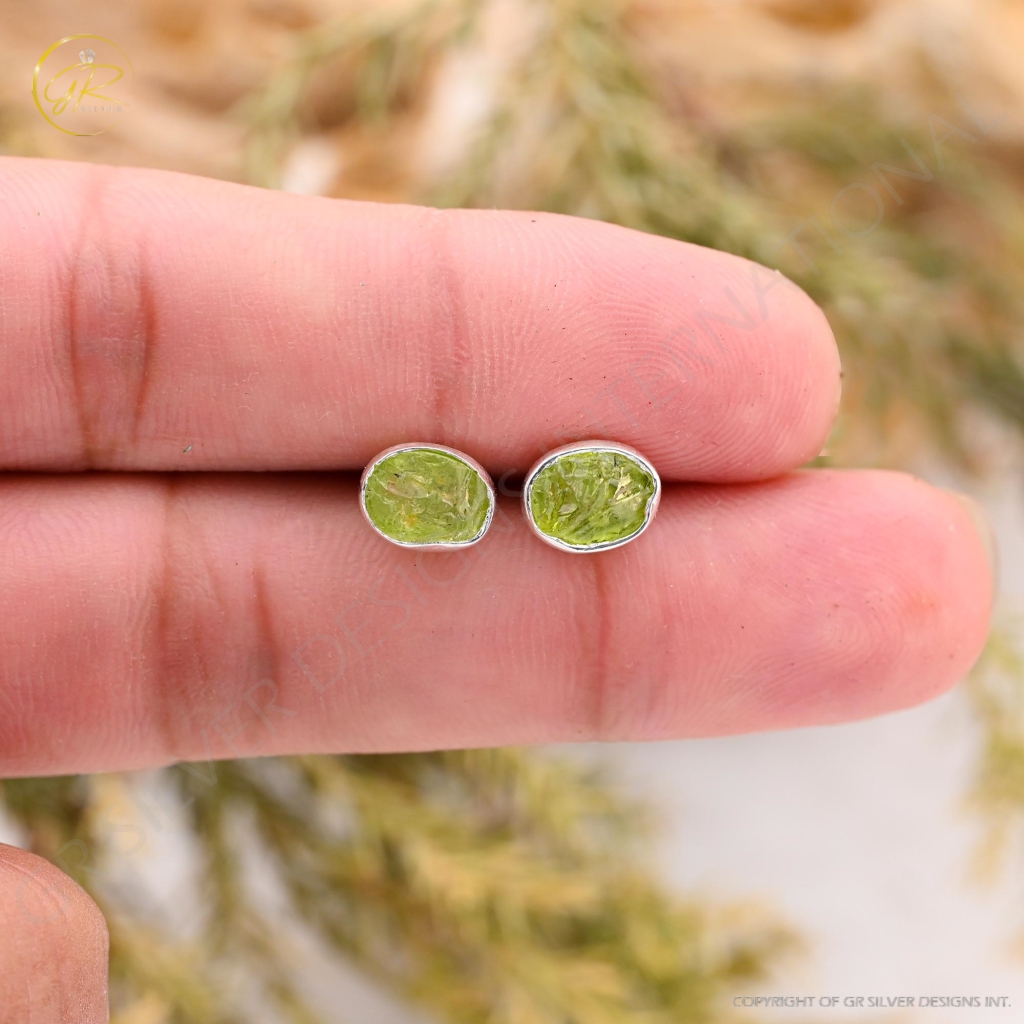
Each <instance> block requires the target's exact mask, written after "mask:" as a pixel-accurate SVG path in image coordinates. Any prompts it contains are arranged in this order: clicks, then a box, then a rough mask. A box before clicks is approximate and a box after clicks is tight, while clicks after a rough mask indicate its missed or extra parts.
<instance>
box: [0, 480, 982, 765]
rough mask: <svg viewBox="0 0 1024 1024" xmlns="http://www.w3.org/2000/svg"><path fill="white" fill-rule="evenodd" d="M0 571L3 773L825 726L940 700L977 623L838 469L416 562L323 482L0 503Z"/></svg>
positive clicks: (936, 494)
mask: <svg viewBox="0 0 1024 1024" xmlns="http://www.w3.org/2000/svg"><path fill="white" fill-rule="evenodd" d="M0 550H3V551H4V559H3V561H2V563H0V621H2V622H3V623H4V629H3V631H2V633H0V695H2V698H3V703H4V714H3V716H2V718H0V771H2V772H3V773H4V774H7V775H20V774H38V773H53V772H72V771H95V770H100V769H110V768H131V767H139V766H143V765H153V764H160V763H165V762H169V761H173V760H177V759H197V760H204V759H206V758H211V757H231V756H245V755H250V754H271V753H285V752H297V751H375V750H379V751H385V750H387V751H395V750H408V749H430V748H441V747H461V746H485V745H496V744H515V743H537V742H546V741H560V740H583V739H658V738H667V737H681V736H708V735H720V734H724V733H733V732H744V731H750V730H760V729H775V728H785V727H792V726H802V725H811V724H819V723H831V722H840V721H845V720H850V719H856V718H862V717H866V716H870V715H874V714H879V713H883V712H887V711H892V710H894V709H897V708H902V707H907V706H909V705H912V704H915V703H917V702H920V701H922V700H925V699H928V698H929V697H932V696H935V695H936V694H938V693H941V692H942V691H944V690H945V689H947V688H948V687H949V686H951V685H952V684H953V683H955V682H956V681H957V680H959V679H960V678H962V677H963V675H964V673H965V672H966V671H967V669H968V668H969V667H970V665H971V664H972V662H973V661H974V660H975V658H976V657H977V655H978V653H979V652H980V649H981V647H982V645H983V642H984V638H985V634H986V630H987V626H988V618H989V613H990V608H991V602H992V578H991V573H990V569H989V566H988V559H987V554H986V551H985V547H984V544H983V541H982V539H981V537H980V535H979V534H978V532H977V530H976V529H975V526H974V524H973V522H972V520H971V517H970V513H969V511H968V510H967V509H966V507H965V506H964V505H963V503H962V502H960V501H959V500H957V498H956V496H954V495H951V494H950V493H948V492H944V491H940V490H936V489H935V488H932V487H930V486H928V485H926V484H924V483H922V482H920V481H918V480H915V479H913V478H912V477H908V476H904V475H901V474H893V473H880V472H868V471H863V472H862V471H848V472H836V471H814V472H802V473H796V474H792V475H790V476H787V477H784V478H781V479H778V480H775V481H771V482H766V483H758V484H748V485H733V486H707V485H670V486H668V487H667V488H666V491H665V494H664V498H663V501H662V505H661V509H660V510H659V513H658V518H657V520H656V522H655V524H654V526H653V527H652V528H651V529H650V530H649V531H648V532H647V533H646V534H644V536H643V537H641V538H639V539H638V540H637V541H635V542H634V543H632V544H629V545H627V546H625V547H623V548H620V549H618V550H615V551H610V552H606V553H603V554H601V555H594V556H586V557H584V556H579V555H574V554H570V553H565V552H559V551H556V550H554V549H553V548H550V547H549V546H547V545H544V544H541V543H539V542H538V541H537V540H536V538H535V537H533V536H532V534H530V532H529V530H528V529H527V527H526V525H525V523H524V522H523V520H522V518H521V516H520V515H519V511H518V508H517V507H516V506H515V505H514V504H513V503H511V502H508V501H505V502H503V503H502V505H501V508H500V509H499V514H498V515H497V516H496V519H495V523H494V526H493V527H492V530H491V532H490V533H489V534H488V535H487V537H486V538H485V539H484V541H483V542H481V543H480V544H479V545H477V546H476V547H474V548H473V549H471V551H470V552H468V553H460V554H455V555H442V554H438V553H422V552H414V551H408V550H404V549H400V548H396V547H394V546H393V545H390V544H388V543H387V542H386V541H384V540H383V539H381V538H380V537H378V536H376V534H374V533H373V531H371V530H369V529H367V528H366V527H365V524H364V523H363V522H362V521H361V519H360V514H359V511H358V508H357V502H356V500H355V484H354V482H353V481H352V480H350V479H341V480H339V479H333V480H332V479H330V478H324V477H319V478H318V477H310V476H302V475H299V474H293V475H286V476H275V475H272V474H268V475H249V476H232V475H218V474H198V475H194V476H193V475H171V476H169V477H163V478H161V477H157V476H131V475H115V476H110V477H104V476H102V475H98V476H97V475H72V476H69V477H63V478H61V477H46V476H42V477H19V476H11V477H8V479H6V480H5V481H4V483H3V486H2V488H0Z"/></svg>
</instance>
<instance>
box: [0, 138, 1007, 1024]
mask: <svg viewBox="0 0 1024 1024" xmlns="http://www.w3.org/2000/svg"><path fill="white" fill-rule="evenodd" d="M0 220H2V222H3V223H4V224H5V229H4V231H3V232H0V468H3V469H6V470H8V471H14V470H32V471H41V472H34V473H33V474H31V475H28V474H24V473H13V472H12V473H10V474H9V475H8V476H7V478H6V479H4V480H3V481H2V483H0V551H2V552H3V558H2V559H0V706H2V707H3V715H0V774H3V775H8V776H12V775H23V774H44V773H57V772H73V771H95V770H106V769H117V768H135V767H142V766H147V765H157V764H164V763H167V762H170V761H173V760H175V759H178V758H199V759H204V758H207V757H230V756H235V755H249V754H253V753H267V754H270V753H286V752H298V751H353V750H366V751H368V750H413V749H429V748H438V747H448V746H464V745H465V746H481V745H488V744H504V743H535V742H542V741H556V740H571V739H593V738H599V739H624V738H629V739H643V738H664V737H672V736H706V735H718V734H723V733H729V732H739V731H748V730H757V729H775V728H786V727H792V726H800V725H810V724H815V723H825V722H840V721H846V720H850V719H855V718H860V717H864V716H868V715H874V714H880V713H883V712H886V711H890V710H893V709H895V708H901V707H906V706H908V705H911V704H914V703H916V702H919V701H922V700H925V699H927V698H929V697H931V696H934V695H936V694H938V693H940V692H942V691H944V690H945V689H947V688H948V687H949V686H951V685H952V684H953V683H955V682H956V681H957V680H958V679H959V678H961V677H962V676H963V674H964V673H965V672H966V671H967V669H968V668H969V667H970V665H971V664H972V662H973V661H974V660H975V658H976V657H977V655H978V653H979V651H980V649H981V646H982V644H983V642H984V638H985V634H986V631H987V626H988V619H989V614H990V606H991V601H992V580H991V572H990V568H989V565H988V561H987V556H986V552H985V547H984V543H983V541H982V539H981V537H980V536H979V534H978V533H977V531H976V529H975V527H974V525H973V523H972V520H971V517H970V514H969V512H968V511H967V510H966V508H965V507H964V505H963V504H962V503H961V502H959V501H958V500H957V499H956V498H955V497H954V496H952V495H949V494H947V493H946V492H943V491H938V490H936V489H934V488H931V487H929V486H927V485H925V484H923V483H921V482H919V481H916V480H914V479H912V478H910V477H907V476H903V475H900V474H889V473H877V472H817V473H806V472H792V471H793V470H795V469H796V468H797V467H798V466H799V465H800V464H801V463H803V462H805V461H806V460H807V459H808V458H810V457H812V456H813V455H814V454H816V453H817V451H818V450H819V449H820V446H821V444H822V443H823V440H824V438H825V437H826V435H827V433H828V431H829V428H830V426H831V423H832V420H833V418H834V415H835V411H836V407H837V404H838V399H839V361H838V356H837V353H836V348H835V344H834V341H833V339H832V335H831V331H830V330H829V327H828V325H827V323H826V321H825V319H824V317H823V316H822V314H821V312H820V311H819V310H818V308H817V307H816V306H815V305H814V304H813V303H812V302H811V301H810V300H809V299H808V298H807V297H806V296H805V295H804V294H803V293H802V292H801V291H800V290H799V289H797V288H795V287H794V286H792V285H791V284H789V283H788V282H785V281H784V280H783V279H781V278H778V277H777V276H773V275H772V274H770V272H768V271H766V270H764V269H763V268H756V267H755V266H754V265H753V264H751V263H748V262H746V261H744V260H740V259H737V258H734V257H731V256H727V255H724V254H721V253H716V252H712V251H709V250H705V249H701V248H699V247H696V246H691V245H685V244H681V243H677V242H671V241H667V240H665V239H660V238H654V237H649V236H646V235H642V234H638V233H636V232H632V231H626V230H623V229H619V228H615V227H610V226H608V225H603V224H598V223H593V222H589V221H580V220H574V219H571V218H564V217H555V216H550V215H543V214H533V213H503V212H489V211H488V212H463V211H450V212H445V213H439V212H436V211H427V210H420V209H417V208H413V207H403V206H377V205H370V204H358V203H345V202H337V201H330V200H319V199H309V198H301V197H294V196H285V195H280V194H276V193H271V192H264V191H261V190H256V189H247V188H243V187H240V186H236V185H229V184H224V183H219V182H212V181H205V180H201V179H194V178H189V177H185V176H181V175H174V174H167V173H162V172H155V171H136V170H124V169H121V170H118V169H113V168H99V167H89V166H85V165H75V164H62V163H51V162H46V161H31V160H16V159H10V158H7V159H0ZM69 296H70V298H69ZM701 311H704V313H703V316H702V315H701ZM594 436H597V437H601V436H606V437H609V438H610V439H614V440H618V441H622V442H625V443H627V444H631V445H634V446H635V447H637V448H638V449H639V450H640V451H642V452H643V453H644V454H645V455H647V456H648V457H650V458H651V459H652V461H653V462H654V463H655V465H656V466H657V467H658V470H659V472H660V473H661V475H662V478H663V480H664V483H665V491H664V495H663V499H662V503H661V509H660V511H659V513H658V518H657V521H656V522H655V523H654V524H653V526H652V528H651V529H650V530H649V531H648V532H647V533H646V534H645V535H644V536H643V537H642V538H640V539H639V540H637V541H636V542H635V543H633V544H630V545H627V546H625V547H623V548H621V549H618V550H616V551H611V552H607V553H605V554H601V555H595V556H589V557H582V556H576V555H572V554H566V553H563V552H559V551H556V550H555V549H553V548H551V547H549V546H547V545H544V544H542V543H540V542H539V541H537V539H536V538H535V537H533V536H532V535H531V534H530V533H529V531H528V530H527V529H526V527H525V524H524V523H523V522H522V520H521V519H520V516H519V511H518V508H517V506H516V503H515V502H514V501H513V500H511V499H504V500H503V501H502V503H501V507H500V509H499V514H498V515H497V516H496V519H495V524H494V526H493V528H492V530H491V533H490V534H488V536H487V537H486V538H485V539H484V540H483V541H482V542H481V543H480V544H479V545H477V546H476V547H474V548H473V549H472V550H471V551H470V552H468V553H466V554H463V553H458V554H454V555H442V554H433V553H427V554H424V553H420V552H414V551H407V550H403V549H400V548H396V547H394V546H392V545H389V544H387V542H386V541H384V540H382V539H381V538H379V537H378V536H376V535H375V534H374V533H373V532H372V531H371V530H369V529H368V528H367V527H366V525H365V523H364V522H363V521H362V520H361V518H360V514H359V510H358V505H357V502H356V497H355V479H354V477H349V476H345V477H338V476H326V475H325V476H321V477H316V476H313V475H300V474H291V475H286V474H279V473H268V474H251V473H244V472H234V473H232V472H227V471H245V470H288V469H292V470H294V469H305V470H310V469H315V470H331V469H347V470H356V469H359V468H361V466H362V465H363V464H364V463H365V462H366V461H368V460H369V458H370V457H372V456H373V455H374V454H376V453H377V452H378V451H379V450H381V449H383V448H385V447H387V446H389V445H391V444H394V443H397V442H401V441H403V440H407V439H410V438H415V439H429V440H432V441H434V442H436V443H442V444H448V445H452V446H454V447H456V448H460V449H463V450H465V451H466V452H467V453H469V454H470V455H472V456H474V457H476V458H478V459H479V460H480V461H481V462H482V463H483V464H484V465H485V466H486V467H487V469H488V470H489V471H490V472H491V473H492V474H493V475H494V477H495V479H496V480H498V479H499V478H502V476H503V475H504V474H506V473H507V472H508V471H512V470H515V471H517V472H518V473H519V474H522V473H523V472H524V471H525V469H526V468H527V467H528V466H529V465H530V464H531V463H532V462H533V461H534V460H535V459H536V458H537V457H538V456H539V455H540V454H541V453H543V452H544V451H546V450H548V449H550V448H554V447H556V446H557V445H559V444H561V443H563V442H565V441H567V440H572V439H576V438H579V437H594ZM189 446H191V447H190V448H189V450H188V451H187V452H186V451H184V449H186V448H188V447H189ZM87 468H101V469H108V470H118V471H130V472H121V473H115V474H99V475H88V476H85V475H80V474H77V473H75V472H73V471H76V470H82V469H87ZM167 470H188V471H192V470H219V471H224V472H216V473H208V474H204V473H192V472H189V473H168V472H162V471H167ZM68 471H71V472H68ZM60 474H64V475H60ZM784 474H788V475H784ZM773 478H775V479H773ZM387 602H390V603H387ZM342 659H344V665H343V666H342ZM4 864H5V862H4V860H3V857H2V856H0V885H3V884H4V880H5V878H7V879H8V881H7V883H6V884H8V885H10V884H12V883H11V882H10V881H9V875H10V872H9V871H7V870H6V869H5V867H4ZM39 870H43V869H42V868H40V869H39ZM2 896H3V894H2V893H0V898H2ZM39 936H40V939H39V941H40V942H42V943H43V944H44V946H45V945H46V944H49V945H50V946H53V947H54V948H56V947H57V946H59V945H60V943H61V933H60V930H59V929H56V930H54V929H52V928H51V929H49V930H48V931H47V930H46V929H43V930H42V931H40V932H39ZM2 950H3V947H2V946H0V956H2V955H3V952H2ZM62 955H65V954H62ZM78 955H79V954H78V953H75V952H74V951H70V952H66V956H67V957H71V958H72V959H74V957H76V956H78ZM81 956H82V957H85V958H86V959H88V958H89V957H91V958H92V960H88V963H87V962H86V960H82V961H81V963H80V964H79V966H80V967H81V972H82V977H92V975H90V974H89V971H90V970H91V969H92V968H91V967H90V966H89V965H90V964H94V962H95V960H96V957H97V956H99V957H100V959H102V954H101V953H100V954H96V953H95V951H94V950H92V949H91V947H90V948H88V949H86V948H85V947H83V950H82V952H81ZM6 966H7V964H5V967H6ZM73 966H74V965H73V964H72V965H71V966H69V967H68V970H72V967H73ZM24 970H25V968H23V967H22V966H20V962H16V963H15V969H14V973H13V974H12V973H11V972H10V971H9V970H5V971H0V1004H3V1000H4V998H5V997H9V998H13V995H10V996H9V993H20V995H19V997H23V996H24V986H23V978H21V975H20V974H19V972H23V971H24ZM58 973H59V972H58ZM93 974H95V975H96V977H97V978H98V977H100V975H99V974H98V973H97V972H95V971H94V972H93ZM70 976H71V975H68V977H70ZM76 977H77V975H76ZM19 979H21V980H19ZM98 983H99V982H98V981H96V980H95V979H94V980H93V981H92V982H89V984H91V985H92V986H93V988H92V989H91V990H90V991H92V992H93V993H94V995H95V991H96V990H95V985H96V984H98ZM83 984H84V982H83ZM18 985H22V987H21V988H18ZM63 985H64V982H63V981H61V980H60V977H58V975H57V974H55V975H54V979H53V980H52V983H50V982H47V983H46V984H44V985H42V986H41V987H40V989H39V993H38V994H37V995H33V996H32V998H34V999H37V1001H38V1006H39V1009H38V1011H36V1009H35V1004H33V1012H37V1013H38V1017H37V1018H36V1017H33V1018H32V1019H34V1020H35V1019H38V1020H39V1021H44V1022H49V1021H51V1020H53V1021H57V1020H63V1019H66V1018H64V1017H61V1016H60V1012H63V1011H61V1010H60V1005H61V1004H60V998H59V995H60V992H61V991H63V988H62V986H63ZM5 986H7V987H6V988H5ZM47 986H49V988H47ZM47 992H49V995H48V994H47ZM54 993H56V994H54ZM95 998H96V999H99V996H98V995H96V996H95ZM47 999H49V1002H48V1003H47V1002H46V1000H47ZM53 1007H57V1010H54V1009H53ZM71 1019H74V1018H71ZM82 1019H83V1020H88V1021H92V1020H93V1019H97V1020H98V1019H100V1018H99V1017H98V1016H95V1015H94V1016H93V1017H88V1016H83V1017H82Z"/></svg>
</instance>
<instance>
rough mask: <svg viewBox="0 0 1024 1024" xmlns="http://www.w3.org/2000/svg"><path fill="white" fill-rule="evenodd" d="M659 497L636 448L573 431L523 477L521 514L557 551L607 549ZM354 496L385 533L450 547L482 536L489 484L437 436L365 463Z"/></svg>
mask: <svg viewBox="0 0 1024 1024" xmlns="http://www.w3.org/2000/svg"><path fill="white" fill-rule="evenodd" d="M660 498H661V479H660V478H659V476H658V473H657V471H656V470H655V468H654V466H652V465H651V463H650V462H649V461H648V460H647V459H645V458H644V457H643V456H642V455H641V454H640V453H639V452H638V451H636V450H635V449H634V448H630V447H629V446H628V445H624V444H617V443H615V442H612V441H578V442H576V443H575V444H567V445H563V446H562V447H561V448H555V449H554V450H553V451H550V452H548V453H547V454H546V455H544V456H542V457H541V458H540V459H539V460H538V461H537V462H536V463H535V464H534V466H533V468H532V469H531V470H530V472H529V473H527V475H526V480H525V481H524V483H523V511H524V513H525V515H526V521H527V522H528V523H529V524H530V527H531V529H532V530H533V532H534V533H535V534H537V536H538V537H540V539H541V540H543V541H545V542H547V543H548V544H551V545H553V546H554V547H556V548H559V549H561V550H562V551H574V552H591V551H607V550H609V549H610V548H617V547H619V546H620V545H622V544H627V543H628V542H629V541H631V540H634V539H635V538H637V537H639V536H640V534H641V533H643V532H644V530H646V529H647V527H648V526H649V525H650V523H651V520H652V519H653V518H654V513H655V512H656V511H657V508H658V501H659V499H660ZM359 503H360V506H361V507H362V510H363V515H364V516H365V517H366V520H367V522H369V524H370V525H371V526H372V527H373V528H374V529H375V530H376V531H377V533H379V534H380V535H381V536H382V537H385V538H386V539H387V540H389V541H391V542H392V543H394V544H399V545H401V546H402V547H406V548H418V549H430V550H441V551H451V550H456V549H459V548H466V547H469V546H470V545H472V544H476V543H477V541H479V540H481V539H482V538H483V536H484V534H485V533H486V532H487V530H488V528H489V527H490V525H491V520H492V519H493V518H494V504H495V498H494V485H493V484H492V482H491V478H490V477H489V476H488V475H487V471H486V470H485V469H484V468H483V466H481V465H480V464H479V463H478V462H477V461H476V460H475V459H471V458H470V457H469V456H468V455H466V454H464V453H463V452H459V451H456V450H455V449H454V448H447V447H445V446H444V445H439V444H400V445H396V446H395V447H393V448H386V449H385V450H384V451H382V452H381V453H380V454H379V455H378V456H376V458H374V459H373V460H372V461H371V462H370V464H369V465H368V466H367V467H366V469H365V470H363V476H362V479H361V480H360V482H359Z"/></svg>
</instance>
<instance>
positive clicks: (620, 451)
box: [523, 441, 661, 553]
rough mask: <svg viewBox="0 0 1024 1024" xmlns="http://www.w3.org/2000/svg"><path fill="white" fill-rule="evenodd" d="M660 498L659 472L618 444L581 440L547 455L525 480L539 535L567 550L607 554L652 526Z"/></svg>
mask: <svg viewBox="0 0 1024 1024" xmlns="http://www.w3.org/2000/svg"><path fill="white" fill-rule="evenodd" d="M660 498H661V479H660V477H659V476H658V473H657V470H655V468H654V467H653V466H652V465H651V464H650V462H648V461H647V459H645V458H644V457H643V456H642V455H641V454H640V453H639V452H638V451H636V450H635V449H633V448H630V447H629V446H628V445H624V444H616V443H615V442H613V441H579V442H577V443H575V444H567V445H564V446H563V447H561V448H556V449H555V450H554V451H551V452H548V453H547V455H545V456H543V458H541V459H540V460H539V461H538V462H537V463H536V465H534V467H533V469H531V470H530V472H529V473H528V474H527V476H526V481H525V483H524V485H523V507H524V510H525V512H526V521H527V522H528V523H529V524H530V526H531V527H532V528H533V531H534V533H536V534H537V536H538V537H540V539H541V540H544V541H547V543H548V544H552V545H554V546H555V547H556V548H561V550H563V551H576V552H580V553H586V552H590V551H608V550H609V549H611V548H617V547H619V546H620V545H622V544H627V543H629V541H631V540H635V539H636V538H637V537H639V536H640V534H641V533H643V532H644V530H646V529H647V527H648V526H650V524H651V520H652V519H653V518H654V513H655V512H656V511H657V510H658V501H659V500H660Z"/></svg>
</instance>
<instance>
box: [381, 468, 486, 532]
mask: <svg viewBox="0 0 1024 1024" xmlns="http://www.w3.org/2000/svg"><path fill="white" fill-rule="evenodd" d="M363 505H364V507H365V508H366V512H367V515H369V517H370V519H371V520H372V522H373V524H374V526H376V527H377V529H378V530H380V531H381V533H383V534H384V535H385V536H387V537H390V538H391V539H392V540H394V541H397V542H398V543H400V544H460V543H468V542H469V541H472V540H475V539H476V538H477V537H478V536H479V535H480V531H481V530H483V528H484V523H486V521H487V514H488V511H489V510H490V505H491V497H490V494H489V492H488V490H487V485H486V484H485V483H484V480H483V478H482V477H481V476H480V474H479V473H478V472H477V471H476V470H475V469H474V468H473V467H472V466H470V465H469V464H468V463H466V462H463V461H462V459H460V458H457V457H456V456H454V455H449V454H448V453H447V452H441V451H437V450H436V449H434V448H412V449H409V450H408V451H401V452H395V453H394V454H393V455H388V456H387V457H386V458H383V459H381V461H380V462H378V463H377V465H376V466H374V468H373V469H372V470H371V472H370V475H369V477H368V479H367V481H366V490H365V493H364V495H363Z"/></svg>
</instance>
